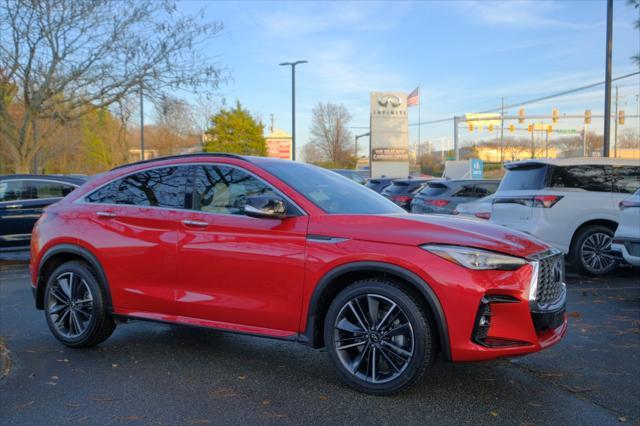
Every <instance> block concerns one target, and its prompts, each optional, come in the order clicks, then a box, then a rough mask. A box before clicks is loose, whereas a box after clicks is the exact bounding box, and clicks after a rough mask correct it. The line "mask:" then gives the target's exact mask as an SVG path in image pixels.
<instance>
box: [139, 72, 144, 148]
mask: <svg viewBox="0 0 640 426" xmlns="http://www.w3.org/2000/svg"><path fill="white" fill-rule="evenodd" d="M140 159H141V160H144V96H143V94H142V82H140Z"/></svg>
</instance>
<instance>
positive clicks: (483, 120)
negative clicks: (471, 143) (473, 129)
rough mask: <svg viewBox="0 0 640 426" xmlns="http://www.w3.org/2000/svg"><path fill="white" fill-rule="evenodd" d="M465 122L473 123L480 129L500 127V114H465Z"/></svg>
mask: <svg viewBox="0 0 640 426" xmlns="http://www.w3.org/2000/svg"><path fill="white" fill-rule="evenodd" d="M465 118H466V119H467V122H473V123H475V124H476V126H478V127H480V128H481V129H482V127H483V126H489V125H493V126H498V125H500V114H475V113H469V114H465Z"/></svg>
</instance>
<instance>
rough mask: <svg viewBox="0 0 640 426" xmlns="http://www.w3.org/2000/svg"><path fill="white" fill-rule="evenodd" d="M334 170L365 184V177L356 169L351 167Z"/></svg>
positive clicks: (333, 170)
mask: <svg viewBox="0 0 640 426" xmlns="http://www.w3.org/2000/svg"><path fill="white" fill-rule="evenodd" d="M331 171H332V172H335V173H337V174H339V175H342V176H344V177H346V178H349V179H351V180H352V181H354V182H357V183H359V184H361V185H364V182H365V179H364V178H363V177H362V175H360V173H358V172H357V171H356V170H349V169H331Z"/></svg>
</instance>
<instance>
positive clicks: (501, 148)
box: [500, 96, 504, 163]
mask: <svg viewBox="0 0 640 426" xmlns="http://www.w3.org/2000/svg"><path fill="white" fill-rule="evenodd" d="M500 163H504V96H503V97H502V98H501V103H500Z"/></svg>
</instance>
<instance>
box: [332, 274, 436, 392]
mask: <svg viewBox="0 0 640 426" xmlns="http://www.w3.org/2000/svg"><path fill="white" fill-rule="evenodd" d="M431 335H432V334H431V325H430V323H429V321H428V319H427V316H426V315H425V312H424V310H423V308H422V307H421V306H420V304H419V303H418V302H417V301H416V300H415V299H414V297H413V296H412V295H411V294H409V293H408V292H407V291H406V290H404V289H402V288H401V287H400V286H399V285H398V284H396V283H394V282H390V281H386V280H379V279H366V280H361V281H357V282H355V283H353V284H351V285H349V286H348V287H347V288H345V289H344V290H343V291H342V292H340V293H339V294H338V296H336V298H335V299H334V300H333V302H332V303H331V306H330V307H329V310H328V312H327V316H326V319H325V324H324V341H325V345H326V348H327V352H328V353H329V358H330V359H331V361H332V363H333V364H334V366H335V367H336V369H337V370H338V373H339V374H340V376H341V377H342V379H343V380H344V381H345V382H346V383H347V384H348V385H350V386H351V387H353V388H355V389H357V390H359V391H361V392H365V393H370V394H374V395H390V394H394V393H397V392H400V391H401V390H404V389H406V388H408V387H409V386H411V385H413V384H415V383H416V382H417V381H418V380H419V379H420V377H422V375H423V374H424V372H425V370H426V368H427V366H428V365H429V364H430V363H431V362H432V360H433V358H434V356H435V348H434V346H433V343H432V338H431Z"/></svg>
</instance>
